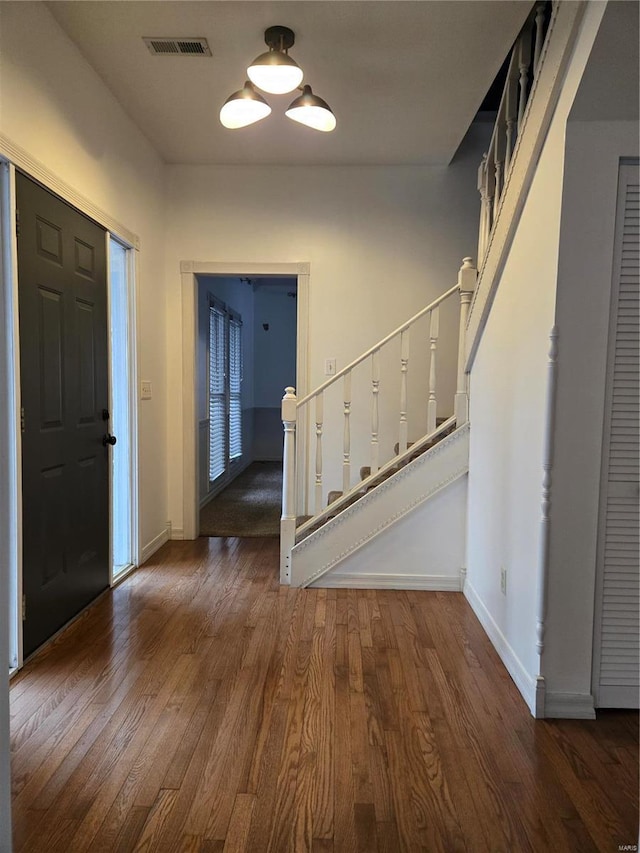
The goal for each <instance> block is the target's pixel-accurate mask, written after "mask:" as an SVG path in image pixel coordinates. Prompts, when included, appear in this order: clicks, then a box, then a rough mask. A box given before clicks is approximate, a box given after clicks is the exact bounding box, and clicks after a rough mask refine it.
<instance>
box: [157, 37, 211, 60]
mask: <svg viewBox="0 0 640 853" xmlns="http://www.w3.org/2000/svg"><path fill="white" fill-rule="evenodd" d="M142 41H143V42H144V43H145V44H146V46H147V47H148V48H149V53H152V54H153V55H154V56H211V50H210V49H209V43H208V42H207V40H206V38H166V37H164V36H162V37H158V38H154V37H146V36H143V38H142Z"/></svg>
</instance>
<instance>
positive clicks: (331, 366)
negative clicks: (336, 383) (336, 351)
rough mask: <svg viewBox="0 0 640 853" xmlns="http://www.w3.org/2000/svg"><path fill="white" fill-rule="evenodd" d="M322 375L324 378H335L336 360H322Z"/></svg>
mask: <svg viewBox="0 0 640 853" xmlns="http://www.w3.org/2000/svg"><path fill="white" fill-rule="evenodd" d="M324 375H325V376H335V375H336V360H335V358H326V359H325V360H324Z"/></svg>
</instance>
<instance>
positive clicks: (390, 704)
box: [11, 539, 638, 853]
mask: <svg viewBox="0 0 640 853" xmlns="http://www.w3.org/2000/svg"><path fill="white" fill-rule="evenodd" d="M277 547H278V544H277V540H275V539H244V540H238V539H210V540H207V539H199V540H197V541H196V542H173V543H169V544H168V545H166V546H165V547H164V548H163V549H162V550H161V551H160V552H159V553H158V555H156V557H154V558H153V559H152V561H151V562H150V563H148V564H147V565H146V566H145V567H144V568H142V569H140V570H139V571H138V572H137V573H135V574H134V575H133V576H131V577H130V578H129V579H128V580H127V581H125V582H124V583H123V584H122V585H121V586H119V587H118V588H116V589H115V590H114V591H113V592H112V593H109V594H107V595H106V596H105V597H104V598H102V599H101V600H100V601H99V602H98V603H97V604H96V605H95V606H94V607H92V608H91V609H90V610H89V611H87V612H86V613H84V614H83V615H82V617H81V618H80V619H79V620H78V621H77V622H76V623H74V624H73V625H72V626H71V627H70V628H68V629H67V630H66V631H65V632H64V633H63V634H62V635H61V636H59V637H58V638H57V639H56V640H55V641H54V642H53V643H52V644H51V645H49V646H48V647H46V648H45V649H43V651H42V652H41V653H40V654H39V655H38V656H37V657H36V658H34V659H33V660H32V661H30V662H29V663H28V664H27V665H26V666H25V667H24V669H23V671H22V672H21V673H20V674H19V675H18V676H17V677H16V678H15V679H14V681H13V682H12V688H11V713H12V773H13V804H14V812H13V816H14V844H15V850H16V851H33V853H35V851H47V853H55V851H63V852H64V853H71V852H72V851H92V853H98V851H130V850H131V851H133V850H135V851H155V850H158V851H168V853H174V851H185V853H187V851H193V853H196V851H202V852H203V853H204V851H207V853H213V851H224V853H231V851H234V853H236V852H237V853H239V851H257V853H262V851H292V853H304V851H314V853H321V851H322V853H338V851H348V853H352V851H362V853H376V851H380V853H397V851H408V853H415V851H425V853H437V851H444V852H445V853H449V851H465V850H466V851H473V853H483V852H484V851H505V853H506V852H507V851H508V853H514V851H532V853H541V851H542V852H543V853H546V851H553V853H562V851H580V853H589V851H603V853H604V851H606V853H611V851H617V850H618V849H620V848H619V847H618V845H625V844H629V845H632V844H635V843H637V839H638V836H637V831H638V773H637V771H638V715H637V714H636V713H633V712H626V713H625V712H615V713H614V712H607V713H602V714H600V715H599V719H598V720H597V721H593V722H591V721H589V722H582V721H537V722H536V721H534V720H533V719H532V718H531V717H530V715H529V711H528V710H527V708H526V707H525V705H524V703H523V701H522V699H521V697H520V695H519V693H518V692H517V690H516V688H515V686H514V685H513V683H512V681H511V679H510V678H509V676H508V675H507V673H506V671H505V669H504V668H503V666H502V664H501V663H500V661H499V659H498V657H497V655H496V653H495V652H494V650H493V648H492V647H491V645H490V643H489V641H488V640H487V638H486V636H485V635H484V633H483V631H482V629H481V628H480V625H479V624H478V622H477V620H476V618H475V616H474V615H473V613H472V612H471V610H470V608H469V607H468V605H467V603H466V601H465V600H464V598H463V597H462V595H460V594H456V593H429V592H399V591H390V590H385V591H368V590H335V589H334V590H295V589H290V588H287V587H279V585H278V579H277V578H278V554H277ZM629 849H630V848H629Z"/></svg>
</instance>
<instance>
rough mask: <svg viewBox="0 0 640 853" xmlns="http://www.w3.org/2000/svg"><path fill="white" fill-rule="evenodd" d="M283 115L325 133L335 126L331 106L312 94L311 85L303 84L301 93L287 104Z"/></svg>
mask: <svg viewBox="0 0 640 853" xmlns="http://www.w3.org/2000/svg"><path fill="white" fill-rule="evenodd" d="M285 115H286V116H287V118H291V119H293V120H294V121H297V122H299V123H300V124H306V125H307V127H312V128H313V129H314V130H322V131H324V132H325V133H327V132H328V131H330V130H333V129H334V127H335V126H336V117H335V116H334V114H333V112H332V111H331V107H330V106H329V104H328V103H327V102H326V101H323V100H322V98H319V97H318V96H317V95H314V94H313V92H312V91H311V86H303V87H302V94H301V95H299V96H298V97H297V98H296V99H295V100H294V101H292V102H291V103H290V104H289V108H288V110H287V111H286V113H285Z"/></svg>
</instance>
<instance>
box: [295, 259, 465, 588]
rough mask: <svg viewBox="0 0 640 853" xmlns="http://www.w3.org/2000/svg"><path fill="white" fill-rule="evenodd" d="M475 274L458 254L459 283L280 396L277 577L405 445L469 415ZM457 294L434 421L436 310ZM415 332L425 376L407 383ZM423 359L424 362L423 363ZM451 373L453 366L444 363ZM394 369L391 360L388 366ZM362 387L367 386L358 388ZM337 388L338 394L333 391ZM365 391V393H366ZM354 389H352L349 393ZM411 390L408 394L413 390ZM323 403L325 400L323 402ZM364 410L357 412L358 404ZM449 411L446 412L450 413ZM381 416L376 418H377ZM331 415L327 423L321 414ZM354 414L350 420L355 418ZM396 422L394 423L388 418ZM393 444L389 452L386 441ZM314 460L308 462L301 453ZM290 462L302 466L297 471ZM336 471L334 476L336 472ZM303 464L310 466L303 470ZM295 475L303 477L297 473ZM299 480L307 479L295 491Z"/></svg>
mask: <svg viewBox="0 0 640 853" xmlns="http://www.w3.org/2000/svg"><path fill="white" fill-rule="evenodd" d="M476 278H477V271H476V268H475V266H474V265H473V262H472V259H471V258H465V259H464V261H463V264H462V267H461V268H460V271H459V273H458V281H457V283H456V284H455V286H454V287H452V288H450V289H449V290H448V291H447V292H446V293H443V294H442V296H439V297H438V298H437V299H435V300H434V301H433V302H432V303H431V304H430V305H427V306H426V308H423V309H422V310H421V311H419V312H418V313H417V314H415V315H414V316H413V317H412V318H411V319H410V320H407V321H406V322H405V323H403V324H402V325H401V326H399V327H398V328H397V329H395V330H394V331H393V332H391V334H389V335H387V336H386V337H385V338H383V339H382V340H381V341H379V342H378V343H377V344H375V345H374V346H372V347H370V348H369V349H368V350H367V351H366V352H364V353H362V355H360V356H359V357H358V358H356V359H355V360H354V361H352V362H351V364H349V365H347V366H346V367H345V368H343V369H342V370H340V371H339V372H338V373H336V374H335V375H334V376H332V377H331V378H330V379H328V380H327V381H326V382H324V383H322V384H321V385H320V386H319V387H318V388H316V389H315V390H314V391H312V392H311V393H310V394H307V395H306V396H305V397H303V398H302V399H300V400H298V399H297V397H296V394H295V389H294V388H292V387H289V388H286V389H285V396H284V398H283V400H282V422H283V425H284V456H283V459H284V462H283V497H282V518H281V526H280V553H281V559H280V580H281V582H282V583H289V579H290V571H289V569H290V565H291V550H292V548H293V547H294V545H295V543H296V540H297V538H298V537H300V536H302V535H304V534H306V533H308V532H309V531H310V530H312V529H313V528H314V527H315V526H317V525H318V524H320V523H321V522H323V521H324V520H325V519H327V518H328V516H330V515H334V514H335V513H336V512H337V511H338V510H340V509H341V508H343V507H344V506H346V505H348V504H349V503H351V502H353V500H354V499H356V498H357V497H358V496H359V495H360V494H361V493H362V492H363V491H364V490H365V489H366V488H368V487H369V486H371V485H374V484H375V482H376V481H378V480H379V479H380V478H381V477H383V476H384V475H385V474H387V473H389V472H391V471H392V470H393V466H394V464H396V463H397V461H398V460H400V459H401V458H403V457H404V456H406V455H407V450H408V448H409V446H411V447H412V451H415V452H417V451H418V450H419V449H421V448H422V447H423V446H426V445H427V444H428V443H429V442H430V441H432V440H434V439H437V438H438V437H439V435H440V434H442V433H444V432H446V430H447V429H450V428H451V427H452V426H454V425H457V426H461V425H462V424H463V423H465V422H466V421H467V418H468V395H467V377H466V374H465V371H464V353H465V329H466V326H467V317H468V312H469V304H470V301H471V298H472V295H473V291H474V288H475V284H476ZM456 294H458V295H459V304H460V309H459V321H458V324H457V336H458V340H457V347H455V348H454V349H457V354H458V364H457V371H456V388H455V394H454V395H453V396H452V398H451V399H450V400H448V401H443V400H440V410H441V411H442V412H443V413H444V412H446V413H447V416H446V418H441V419H440V420H443V421H444V422H443V423H440V424H439V423H438V417H437V415H438V407H439V400H438V393H439V391H438V389H439V385H438V379H439V376H440V374H441V368H442V366H441V365H440V364H439V359H438V351H439V344H440V320H441V316H440V312H441V308H442V307H444V306H445V305H447V304H448V303H449V302H450V301H451V300H453V299H454V298H455V295H456ZM421 323H422V324H425V323H426V324H427V328H426V329H425V330H424V333H423V335H421V336H420V337H416V332H419V331H420V324H421ZM412 333H414V339H416V340H417V347H416V348H417V349H418V351H420V349H423V350H424V352H423V353H422V356H423V357H422V358H421V359H420V353H419V356H418V358H419V360H420V361H421V365H420V366H421V369H422V370H423V371H424V372H423V373H419V374H418V380H419V379H420V377H421V376H422V375H424V376H426V377H428V381H427V383H426V387H424V385H422V387H421V383H420V382H419V381H418V382H417V388H416V383H414V384H413V387H412V385H411V383H410V381H409V363H410V350H409V345H410V338H411V334H412ZM398 356H399V375H398V373H397V372H396V373H395V380H394V378H393V377H394V368H393V360H394V359H395V358H398ZM425 359H426V360H425ZM443 366H444V368H448V370H449V373H452V372H453V371H452V368H453V365H450V364H446V363H445V364H444V365H443ZM397 370H398V365H397V362H396V367H395V371H397ZM383 378H384V385H385V391H386V390H387V389H390V392H391V394H394V395H397V397H396V399H397V400H398V404H397V405H398V409H397V412H398V415H397V420H396V419H395V418H393V416H392V413H391V405H390V403H391V401H390V400H389V396H388V395H387V397H386V405H385V407H384V411H382V412H381V406H380V393H381V389H382V386H383ZM365 385H366V386H367V387H366V388H365V387H364V386H365ZM340 389H341V390H342V393H341V394H339V391H340ZM367 389H368V390H367ZM353 392H356V393H355V394H354V393H353ZM412 392H413V394H412ZM416 394H419V395H424V396H423V400H422V403H420V401H419V400H417V401H416V400H415V399H414V397H415V395H416ZM325 404H326V405H325ZM365 406H366V407H367V408H368V411H367V412H365V411H364V407H365ZM412 413H413V414H414V415H416V413H417V416H416V417H415V419H414V420H415V425H414V427H413V434H414V436H415V438H416V439H417V440H416V441H415V442H414V443H413V444H412V445H410V443H409V442H410V417H411V414H412ZM451 413H452V414H451ZM381 415H382V417H381ZM329 416H330V421H331V422H330V423H329V422H328V420H327V418H328V417H329ZM355 416H357V417H355ZM394 421H395V426H394V425H393V422H394ZM298 424H304V425H306V427H303V429H304V431H305V433H304V434H305V438H306V439H308V440H311V441H312V442H313V443H314V446H313V447H312V448H311V453H310V454H308V455H307V454H300V453H296V429H297V427H298ZM395 438H397V448H395V449H394V452H391V450H390V448H392V447H393V440H394V439H395ZM354 452H355V454H356V455H357V456H358V457H359V458H360V460H361V461H363V462H365V461H366V462H368V465H366V466H365V465H363V466H362V468H361V469H360V476H359V478H358V479H357V481H356V482H355V483H354V482H353V476H352V470H353V468H354V464H353V463H354ZM308 457H311V458H312V459H313V463H312V465H309V464H308V462H307V458H308ZM325 457H326V459H327V460H333V465H332V466H331V473H332V474H333V475H334V476H336V479H338V478H339V480H341V485H342V491H341V492H335V493H333V496H332V499H331V502H330V504H329V505H325V484H324V476H325V470H326V468H327V465H326V462H325ZM297 466H303V467H304V468H305V470H304V471H303V472H300V471H298V470H297ZM340 468H341V477H340V476H339V469H340ZM309 469H310V470H309ZM301 474H302V476H301ZM298 484H307V488H306V489H301V488H300V487H299V485H298ZM309 493H311V494H312V495H313V511H312V512H310V511H309V506H308V503H309V500H308V495H309Z"/></svg>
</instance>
